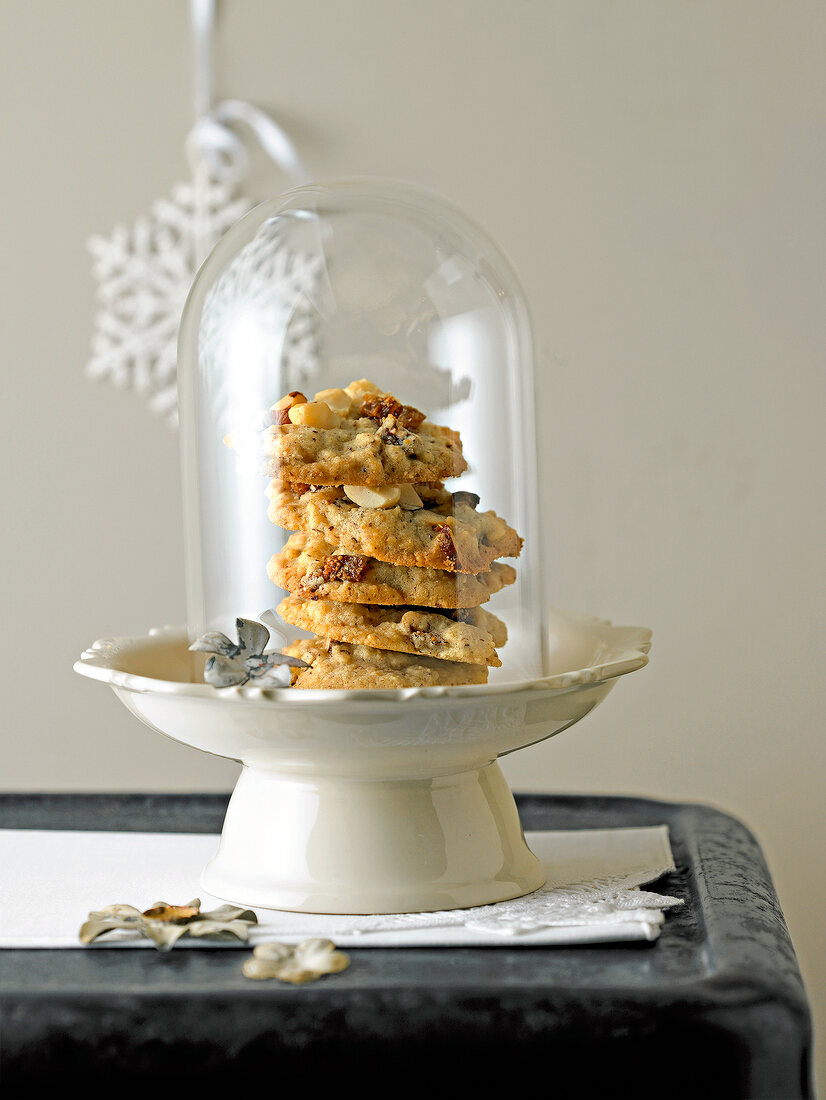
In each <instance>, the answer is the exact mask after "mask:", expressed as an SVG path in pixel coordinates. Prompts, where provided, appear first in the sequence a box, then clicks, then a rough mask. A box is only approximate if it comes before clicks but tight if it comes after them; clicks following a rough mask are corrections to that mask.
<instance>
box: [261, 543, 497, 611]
mask: <svg viewBox="0 0 826 1100" xmlns="http://www.w3.org/2000/svg"><path fill="white" fill-rule="evenodd" d="M267 573H268V575H269V578H270V580H271V581H272V582H273V583H274V584H277V585H278V586H279V588H285V589H286V590H287V591H288V592H292V593H293V595H295V596H303V597H305V599H313V600H315V599H325V600H342V601H343V602H344V603H367V604H386V605H393V604H413V605H415V606H417V607H448V608H456V607H478V606H479V604H483V603H487V601H488V600H489V599H490V598H491V596H492V595H493V594H494V593H495V592H498V591H499V590H500V589H502V588H504V587H505V586H506V585H509V584H513V582H514V581H515V580H516V570H515V569H514V568H513V566H512V565H505V563H504V562H498V561H497V562H494V563H493V565H491V567H490V570H489V571H488V572H487V573H476V574H473V573H455V572H448V571H447V570H445V569H427V568H422V567H417V566H415V565H413V566H411V565H391V564H390V563H389V562H384V561H378V559H376V558H366V557H363V556H361V555H358V554H344V553H342V551H341V550H340V548H339V547H336V546H331V545H330V544H329V543H328V542H325V541H324V540H323V539H320V538H316V536H315V535H305V534H304V533H303V532H301V531H297V532H295V533H294V534H292V535H290V537H289V539H288V540H287V544H286V545H285V546H284V548H283V550H281V551H280V552H279V553H278V554H275V555H274V556H273V557H272V558H270V561H269V563H268V565H267Z"/></svg>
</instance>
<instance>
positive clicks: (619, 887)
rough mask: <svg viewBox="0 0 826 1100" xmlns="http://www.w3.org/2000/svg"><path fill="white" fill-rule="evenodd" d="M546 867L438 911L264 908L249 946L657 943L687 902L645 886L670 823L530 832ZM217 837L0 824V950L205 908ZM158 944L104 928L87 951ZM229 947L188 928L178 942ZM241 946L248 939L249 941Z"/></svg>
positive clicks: (657, 870)
mask: <svg viewBox="0 0 826 1100" xmlns="http://www.w3.org/2000/svg"><path fill="white" fill-rule="evenodd" d="M526 837H527V841H528V844H529V845H530V847H531V850H532V851H533V852H534V853H535V854H536V855H537V857H538V858H539V859H540V860H541V861H542V862H543V864H544V865H545V867H546V868H547V871H548V882H547V884H546V885H545V886H543V887H542V888H541V889H539V890H536V891H534V893H532V894H529V895H527V896H526V897H524V898H517V899H515V900H514V901H504V902H497V903H495V904H493V905H483V906H477V907H475V908H473V909H460V910H452V911H448V912H441V913H402V914H393V915H390V916H387V915H381V916H356V917H353V916H326V915H316V914H306V913H289V912H285V911H281V910H277V911H276V910H268V909H256V910H255V912H256V914H257V916H258V920H259V924H258V925H257V926H254V927H253V930H252V933H251V935H250V941H249V942H250V945H255V944H257V943H263V942H266V941H268V940H280V941H281V942H283V943H296V942H298V941H300V940H302V939H305V938H307V937H315V936H320V937H325V938H328V939H332V940H333V941H334V942H335V943H336V944H338V945H340V946H342V947H347V946H350V947H417V946H440V945H443V946H496V945H500V946H501V945H507V946H513V945H515V944H525V945H534V944H578V943H600V942H603V943H604V942H613V941H624V940H655V939H656V938H657V936H658V935H659V933H660V928H661V926H662V924H663V921H664V919H665V912H666V910H668V909H670V908H672V907H673V906H676V905H680V904H681V902H680V901H679V899H676V898H672V897H667V896H664V895H662V894H655V893H651V892H649V891H646V890H641V889H639V887H641V886H643V885H645V884H646V883H651V882H653V881H654V880H655V879H657V878H659V877H660V875H662V874H665V873H666V872H667V871H673V870H674V860H673V856H672V854H671V847H670V844H669V839H668V829H667V827H666V826H665V825H662V826H653V827H648V828H636V829H593V830H582V831H566V832H528V833H527V834H526ZM218 839H219V838H218V837H217V836H213V835H203V834H192V833H119V832H117V833H116V832H79V831H78V832H72V831H50V830H33V829H25V830H24V829H0V888H1V889H2V894H3V901H2V907H1V908H0V947H4V948H8V947H17V948H32V947H43V948H47V947H48V948H54V947H74V948H79V947H82V945H81V944H80V942H79V940H78V931H79V929H80V926H81V924H82V923H83V922H84V921H85V920H86V918H87V915H88V914H89V912H90V911H92V910H96V909H102V908H104V907H105V906H108V905H113V904H116V903H122V904H126V905H134V906H136V907H137V908H139V909H146V908H148V907H149V906H151V905H152V904H154V903H155V902H158V901H165V902H168V903H169V904H174V905H183V904H185V903H186V902H188V901H190V900H191V899H192V898H195V897H199V898H200V899H201V908H202V909H205V910H207V909H213V908H216V907H217V906H218V905H220V904H223V902H222V901H221V900H219V899H217V898H213V897H210V896H209V895H208V894H205V893H204V892H203V891H202V890H201V888H200V873H201V869H202V868H203V867H204V865H205V864H206V863H207V862H208V861H209V860H210V859H211V858H212V856H213V854H214V853H215V850H216V848H217V845H218ZM107 946H108V947H118V948H122V947H152V946H153V944H152V943H151V942H150V941H149V940H147V939H145V938H143V937H136V936H133V935H131V934H130V935H123V934H121V933H118V932H116V933H108V934H107V935H105V936H103V937H101V938H100V939H99V940H97V941H96V942H95V943H94V944H93V945H92V946H91V947H86V948H84V950H100V949H102V948H105V947H107ZM227 946H230V947H233V946H235V945H234V944H231V943H230V944H227V943H226V942H219V943H209V942H208V941H206V940H195V939H191V938H189V937H187V936H184V937H183V938H182V939H180V940H179V941H178V943H177V944H176V946H175V950H176V951H177V950H180V949H181V948H204V947H211V948H214V947H227ZM238 946H240V947H244V946H245V945H244V944H239V945H238Z"/></svg>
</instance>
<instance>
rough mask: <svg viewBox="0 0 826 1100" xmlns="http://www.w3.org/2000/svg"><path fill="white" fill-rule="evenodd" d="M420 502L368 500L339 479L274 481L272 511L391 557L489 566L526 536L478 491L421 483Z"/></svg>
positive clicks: (345, 546)
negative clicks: (335, 482)
mask: <svg viewBox="0 0 826 1100" xmlns="http://www.w3.org/2000/svg"><path fill="white" fill-rule="evenodd" d="M414 489H415V491H416V493H417V494H418V496H419V498H420V499H421V500H422V506H421V507H418V508H413V509H409V508H403V507H402V506H401V505H400V504H397V505H395V506H393V507H388V508H366V507H364V506H362V505H358V504H356V503H354V502H353V501H352V500H350V498H349V497H348V496H347V495H346V493H345V492H344V490H343V488H341V487H339V486H321V487H315V486H309V485H290V484H287V483H284V482H277V481H272V482H271V483H270V486H269V489H268V491H267V492H268V496H269V498H270V505H269V509H268V513H267V514H268V515H269V518H270V519H271V520H272V522H273V523H275V524H277V525H278V526H279V527H286V528H287V530H289V531H302V532H304V533H305V534H311V535H315V536H316V537H318V538H322V539H324V540H325V541H326V542H329V543H331V544H335V545H336V546H337V547H338V548H339V550H341V551H342V552H343V553H345V554H359V555H361V556H363V557H370V558H377V559H378V560H379V561H384V562H390V563H392V564H393V565H405V566H417V567H422V568H428V569H445V570H448V571H449V572H457V573H474V574H475V573H484V572H486V571H487V570H488V569H490V567H491V565H492V563H493V562H494V561H496V559H497V558H511V557H517V556H518V555H519V553H520V551H521V549H522V539H521V538H520V536H519V535H518V534H517V533H516V531H514V530H513V528H512V527H509V526H508V524H507V523H505V521H504V520H503V519H500V517H499V516H497V515H496V513H495V512H477V511H476V503H478V497H475V496H474V495H473V494H472V493H449V492H447V490H446V489H445V488H444V486H443V485H440V484H435V485H434V484H417V485H415V486H414Z"/></svg>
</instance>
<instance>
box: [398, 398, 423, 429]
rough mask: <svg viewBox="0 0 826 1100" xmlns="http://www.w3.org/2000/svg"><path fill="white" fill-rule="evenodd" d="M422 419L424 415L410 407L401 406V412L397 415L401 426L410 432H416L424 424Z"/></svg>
mask: <svg viewBox="0 0 826 1100" xmlns="http://www.w3.org/2000/svg"><path fill="white" fill-rule="evenodd" d="M424 419H425V414H424V413H423V412H420V411H419V410H418V409H414V408H413V406H412V405H403V406H402V411H401V412H400V413H399V415H398V421H399V423H400V424H401V426H402V427H403V428H407V430H408V431H411V432H417V431H418V430H419V428H420V427H421V426H422V424H423V423H424Z"/></svg>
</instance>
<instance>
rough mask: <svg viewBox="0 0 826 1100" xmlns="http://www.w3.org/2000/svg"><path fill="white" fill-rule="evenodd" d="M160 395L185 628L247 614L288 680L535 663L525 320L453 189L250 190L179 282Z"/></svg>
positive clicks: (532, 433)
mask: <svg viewBox="0 0 826 1100" xmlns="http://www.w3.org/2000/svg"><path fill="white" fill-rule="evenodd" d="M179 391H180V397H179V404H180V423H181V446H182V467H183V488H184V513H185V524H186V552H187V587H188V630H189V635H190V637H191V638H192V639H195V638H197V637H199V636H201V635H202V634H203V633H204V632H205V631H213V630H214V631H222V632H224V633H226V634H229V635H232V634H233V632H234V629H235V623H236V620H237V619H238V618H239V617H242V618H247V619H252V620H261V617H262V615H266V618H265V621H267V622H268V623H269V625H270V628H271V629H273V628H275V629H276V630H277V632H278V633H280V634H281V635H283V641H281V640H280V639H278V637H277V634H276V639H275V640H276V641H278V643H279V644H287V643H290V648H289V652H290V653H292V654H293V655H294V656H296V657H298V658H299V659H300V660H302V661H303V662H304V664H305V665H307V666H309V667H308V669H304V668H301V669H297V671H296V674H294V675H295V676H296V678H295V679H294V683H295V686H299V687H301V686H305V687H325V686H331V687H339V688H340V687H346V686H348V683H347V677H348V676H351V677H352V683H353V686H364V681H363V677H364V675H365V674H367V675H369V676H371V677H373V678H372V679H371V680H370V681H369V683H371V684H372V685H373V686H383V685H384V684H386V686H388V687H391V686H393V687H395V686H404V685H405V684H406V683H408V682H410V683H414V684H416V686H427V685H428V684H429V683H434V684H437V683H454V684H461V683H478V682H483V681H487V680H488V678H489V679H490V680H491V681H496V682H502V683H504V682H508V681H524V680H530V679H533V678H535V677H538V676H542V675H543V672H545V671H546V669H545V654H544V650H545V634H546V624H545V621H544V620H545V604H544V592H543V588H542V583H541V566H542V553H541V547H540V524H539V512H538V500H537V480H538V478H537V458H536V425H535V412H534V405H535V400H534V380H533V337H532V331H531V323H530V319H529V313H528V309H527V306H526V302H525V298H524V295H523V292H522V289H521V287H520V285H519V281H518V279H517V277H516V275H515V273H514V271H513V269H512V267H511V265H510V263H509V261H508V260H507V259H506V257H505V256H504V255H503V253H502V251H501V250H500V249H499V247H498V246H497V245H496V244H495V243H494V242H493V241H492V240H491V239H490V238H489V237H488V236H487V234H486V233H484V232H483V231H482V230H481V229H479V228H478V227H477V226H476V225H474V224H473V222H472V221H471V220H469V219H468V218H467V217H466V216H465V215H464V214H463V213H461V212H460V211H459V210H458V209H456V208H455V207H453V206H452V205H450V204H449V203H448V202H446V201H445V200H444V199H442V198H441V197H439V196H438V195H436V194H434V193H432V192H430V191H428V190H425V189H423V188H420V187H417V186H413V185H410V184H406V183H404V184H403V183H398V182H387V181H371V180H366V181H365V180H353V181H339V182H332V183H322V184H313V185H310V186H304V187H300V188H297V189H296V190H293V191H290V192H289V193H287V194H285V195H283V196H281V197H279V198H277V199H274V200H272V201H269V202H265V203H263V204H261V205H260V206H258V207H256V208H255V209H254V210H253V211H251V212H250V213H249V214H248V215H247V216H246V217H244V218H243V219H241V221H240V222H238V224H237V225H236V226H235V227H234V228H233V229H231V230H230V232H229V233H227V234H226V236H225V237H224V238H223V240H222V241H221V242H220V243H219V244H218V246H217V247H216V248H215V250H214V251H213V253H212V254H211V255H210V257H209V258H208V260H207V261H206V263H205V264H204V266H203V267H202V269H201V271H200V273H199V275H198V277H197V279H196V281H195V284H194V286H193V288H192V291H191V294H190V296H189V299H188V302H187V305H186V308H185V310H184V316H183V319H182V324H181V338H180V355H179ZM331 655H333V656H335V657H336V660H337V662H338V663H337V664H335V667H333V666H331V665H330V661H331V659H332V658H331ZM345 658H346V659H345ZM365 669H366V670H367V671H366V673H365ZM325 670H326V671H325ZM413 670H418V671H413ZM360 677H362V679H360ZM406 677H410V679H409V680H408V679H406Z"/></svg>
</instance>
